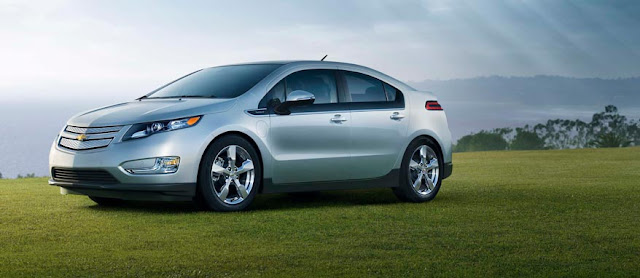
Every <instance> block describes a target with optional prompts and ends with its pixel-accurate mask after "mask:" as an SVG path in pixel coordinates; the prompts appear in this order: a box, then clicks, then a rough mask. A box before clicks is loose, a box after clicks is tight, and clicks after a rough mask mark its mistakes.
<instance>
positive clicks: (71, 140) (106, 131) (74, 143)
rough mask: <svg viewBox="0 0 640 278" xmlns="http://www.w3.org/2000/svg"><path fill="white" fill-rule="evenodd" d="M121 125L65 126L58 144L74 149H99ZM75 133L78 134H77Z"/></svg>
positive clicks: (106, 144) (108, 141)
mask: <svg viewBox="0 0 640 278" xmlns="http://www.w3.org/2000/svg"><path fill="white" fill-rule="evenodd" d="M120 129H122V126H108V127H77V126H70V125H69V126H67V127H66V128H65V129H64V131H65V132H63V133H62V135H61V137H60V141H59V142H58V145H59V146H60V147H63V148H67V149H70V150H75V151H83V150H92V149H99V148H104V147H107V146H109V144H111V141H113V138H114V136H115V134H116V133H117V132H118V131H120ZM75 134H78V135H77V136H76V135H75Z"/></svg>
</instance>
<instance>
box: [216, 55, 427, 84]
mask: <svg viewBox="0 0 640 278" xmlns="http://www.w3.org/2000/svg"><path fill="white" fill-rule="evenodd" d="M261 64H262V65H268V64H271V65H283V66H284V65H290V66H297V65H302V66H305V65H308V66H313V65H325V66H326V65H330V66H335V67H337V68H341V67H346V68H349V69H356V70H358V71H361V72H364V73H376V74H377V75H381V76H384V77H385V79H387V80H388V81H392V82H393V83H395V84H396V85H400V86H402V87H404V88H405V89H409V90H412V91H413V90H415V89H414V88H412V87H411V86H409V85H407V84H406V83H404V82H402V81H400V80H398V79H396V78H393V77H391V76H389V75H387V74H384V73H382V72H380V71H377V70H374V69H372V68H369V67H365V66H361V65H358V64H352V63H343V62H333V61H320V60H279V61H258V62H246V63H238V64H230V65H220V66H238V65H261Z"/></svg>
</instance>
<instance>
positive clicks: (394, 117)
mask: <svg viewBox="0 0 640 278" xmlns="http://www.w3.org/2000/svg"><path fill="white" fill-rule="evenodd" d="M389 118H391V119H392V120H398V121H399V120H402V119H404V115H402V114H400V113H398V112H393V114H391V116H390V117H389Z"/></svg>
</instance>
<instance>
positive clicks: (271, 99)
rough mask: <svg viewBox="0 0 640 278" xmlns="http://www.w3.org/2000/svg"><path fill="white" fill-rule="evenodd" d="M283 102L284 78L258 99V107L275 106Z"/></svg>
mask: <svg viewBox="0 0 640 278" xmlns="http://www.w3.org/2000/svg"><path fill="white" fill-rule="evenodd" d="M282 102H284V80H281V81H280V82H278V84H276V85H275V86H273V88H271V90H269V92H268V93H267V94H266V95H265V96H264V98H262V100H260V104H259V105H258V108H267V107H275V106H276V105H278V104H280V103H282Z"/></svg>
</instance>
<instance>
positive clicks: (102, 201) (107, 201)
mask: <svg viewBox="0 0 640 278" xmlns="http://www.w3.org/2000/svg"><path fill="white" fill-rule="evenodd" d="M89 199H91V201H94V202H96V203H97V204H98V205H100V206H103V207H115V206H119V205H121V204H122V203H124V201H123V200H122V199H114V198H104V197H96V196H89Z"/></svg>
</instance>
